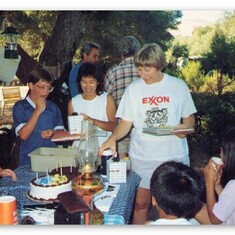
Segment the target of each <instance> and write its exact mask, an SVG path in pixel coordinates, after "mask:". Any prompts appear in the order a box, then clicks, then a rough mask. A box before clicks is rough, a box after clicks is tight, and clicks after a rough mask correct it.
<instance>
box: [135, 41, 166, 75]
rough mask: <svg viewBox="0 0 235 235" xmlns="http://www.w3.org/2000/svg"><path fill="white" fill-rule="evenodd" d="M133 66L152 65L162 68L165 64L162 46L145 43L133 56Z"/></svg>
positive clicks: (158, 68)
mask: <svg viewBox="0 0 235 235" xmlns="http://www.w3.org/2000/svg"><path fill="white" fill-rule="evenodd" d="M134 62H135V66H136V67H139V66H147V67H154V68H156V69H157V70H162V69H163V67H164V66H165V63H166V60H165V54H164V52H163V50H162V48H161V47H160V46H159V45H158V44H156V43H148V44H145V45H144V46H143V47H142V48H141V49H140V50H139V51H138V52H137V53H136V55H135V57H134Z"/></svg>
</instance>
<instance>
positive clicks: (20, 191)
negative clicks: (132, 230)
mask: <svg viewBox="0 0 235 235" xmlns="http://www.w3.org/2000/svg"><path fill="white" fill-rule="evenodd" d="M15 172H16V175H17V181H16V182H13V181H12V180H11V178H10V177H4V178H2V179H0V191H6V192H7V193H8V195H12V196H15V197H16V199H17V208H18V210H22V209H23V206H24V205H35V204H38V202H34V201H32V200H30V199H29V198H28V196H27V195H28V192H29V188H30V181H31V180H32V179H33V178H35V177H36V173H35V172H32V170H31V167H30V166H28V165H27V166H21V167H19V168H17V169H16V170H15ZM42 175H43V174H42ZM44 175H45V173H44ZM39 176H40V174H39ZM139 182H140V177H139V176H138V175H137V174H136V173H135V172H134V171H128V174H127V182H126V183H121V184H120V189H119V191H118V194H117V196H116V197H115V198H114V200H113V203H112V205H111V207H110V210H109V212H108V213H105V218H106V223H107V224H113V222H114V220H115V219H116V221H118V222H117V224H122V223H123V221H122V219H124V223H125V224H128V223H129V222H130V217H131V213H132V208H133V204H134V200H135V193H136V189H137V187H138V185H139ZM109 215H110V216H109ZM115 216H116V217H115ZM109 220H110V221H111V222H108V221H109Z"/></svg>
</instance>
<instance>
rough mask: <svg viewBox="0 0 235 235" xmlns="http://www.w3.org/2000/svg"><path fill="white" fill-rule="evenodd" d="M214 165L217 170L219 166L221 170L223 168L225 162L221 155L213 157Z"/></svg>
mask: <svg viewBox="0 0 235 235" xmlns="http://www.w3.org/2000/svg"><path fill="white" fill-rule="evenodd" d="M211 160H212V165H213V167H214V169H215V170H216V169H217V168H219V170H221V169H222V168H223V165H224V164H223V162H222V160H221V158H219V157H212V158H211Z"/></svg>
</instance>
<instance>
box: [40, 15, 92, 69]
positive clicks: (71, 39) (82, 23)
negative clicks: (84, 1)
mask: <svg viewBox="0 0 235 235" xmlns="http://www.w3.org/2000/svg"><path fill="white" fill-rule="evenodd" d="M91 14H92V12H91V11H61V12H59V13H58V18H57V22H56V24H55V27H54V29H53V32H52V35H51V36H50V37H49V38H48V40H47V41H46V42H45V45H44V48H43V51H42V53H41V55H40V58H39V63H41V64H45V65H46V66H56V65H57V64H58V63H60V64H63V63H65V62H67V61H68V60H71V59H72V58H73V56H74V54H75V52H76V50H77V48H78V45H79V43H80V41H81V39H82V37H83V36H84V34H85V32H86V30H87V28H88V27H89V22H90V16H91Z"/></svg>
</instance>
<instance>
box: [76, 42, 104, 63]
mask: <svg viewBox="0 0 235 235" xmlns="http://www.w3.org/2000/svg"><path fill="white" fill-rule="evenodd" d="M93 48H95V49H97V50H100V45H99V44H97V43H94V42H87V43H85V44H84V46H83V47H82V48H81V51H80V56H81V58H82V59H83V54H84V53H85V54H87V55H89V54H90V53H91V49H93Z"/></svg>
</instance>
